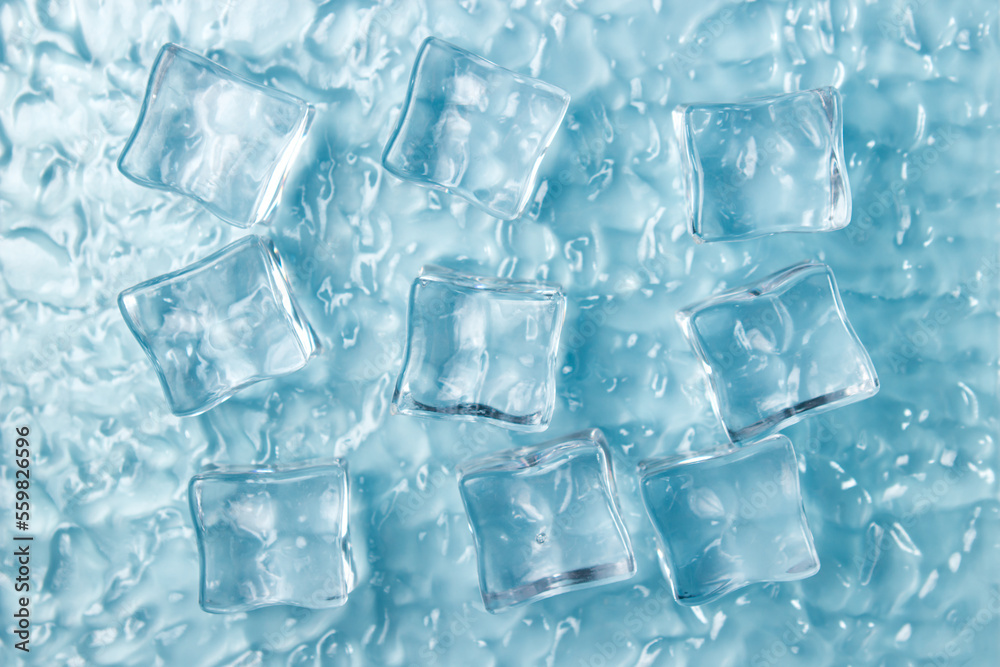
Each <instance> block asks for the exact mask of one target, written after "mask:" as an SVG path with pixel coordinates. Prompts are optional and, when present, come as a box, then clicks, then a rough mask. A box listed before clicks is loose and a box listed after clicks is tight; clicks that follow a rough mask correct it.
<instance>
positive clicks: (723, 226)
mask: <svg viewBox="0 0 1000 667" xmlns="http://www.w3.org/2000/svg"><path fill="white" fill-rule="evenodd" d="M841 113H842V104H841V101H840V93H838V92H837V90H836V89H835V88H819V89H817V90H805V91H802V92H797V93H791V94H788V95H777V96H773V97H761V98H758V99H753V100H747V101H745V102H739V103H727V104H686V105H682V106H680V107H678V108H677V109H676V110H675V111H674V129H675V132H676V134H677V137H678V141H679V142H680V146H681V160H682V162H683V164H684V171H685V182H686V191H687V201H688V213H689V216H690V231H691V233H692V234H693V235H694V236H695V238H696V239H698V240H700V241H735V240H739V239H748V238H753V237H755V236H764V235H767V234H775V233H777V232H822V231H832V230H837V229H842V228H844V227H846V226H847V224H848V223H849V222H850V221H851V188H850V185H849V184H848V182H847V171H846V169H845V162H844V146H843V134H844V129H843V118H842V115H841Z"/></svg>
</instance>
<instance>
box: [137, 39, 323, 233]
mask: <svg viewBox="0 0 1000 667" xmlns="http://www.w3.org/2000/svg"><path fill="white" fill-rule="evenodd" d="M312 117H313V108H312V107H311V106H310V105H308V104H307V103H306V102H304V101H303V100H300V99H299V98H297V97H294V96H292V95H289V94H288V93H284V92H282V91H280V90H275V89H274V88H268V87H266V86H261V85H259V84H256V83H254V82H252V81H249V80H247V79H244V78H243V77H241V76H237V75H236V74H234V73H233V72H231V71H229V70H227V69H226V68H224V67H222V66H221V65H218V64H216V63H214V62H212V61H211V60H209V59H207V58H204V57H202V56H200V55H198V54H196V53H192V52H191V51H188V50H187V49H182V48H181V47H179V46H177V45H176V44H167V45H166V46H164V47H163V48H162V49H161V50H160V53H159V55H158V56H157V57H156V62H155V63H154V64H153V69H152V72H151V73H150V76H149V85H148V87H147V89H146V97H145V100H143V103H142V110H141V111H140V112H139V118H138V120H137V121H136V125H135V129H134V130H133V131H132V136H131V137H130V138H129V140H128V143H126V144H125V149H124V150H123V151H122V154H121V157H119V158H118V169H119V170H120V171H121V172H122V173H123V174H124V175H125V176H127V177H128V178H129V179H131V180H132V181H135V182H136V183H138V184H139V185H144V186H147V187H151V188H159V189H162V190H170V191H172V192H176V193H178V194H181V195H185V196H187V197H190V198H191V199H194V200H195V201H197V202H199V203H201V204H202V205H203V206H204V207H205V208H206V209H208V210H209V211H210V212H211V213H213V214H214V215H217V216H218V217H220V218H222V219H223V220H225V221H226V222H228V223H230V224H233V225H236V226H237V227H249V226H251V225H253V224H255V223H257V222H260V221H262V220H264V219H265V218H267V216H268V214H270V212H271V210H272V209H273V208H274V206H275V204H276V203H277V202H278V199H279V198H280V196H281V189H282V187H283V185H284V182H285V176H286V175H287V173H288V170H289V167H290V166H291V164H292V162H293V161H294V160H295V156H296V155H297V154H298V152H299V149H300V148H301V145H302V142H303V140H304V139H305V134H306V131H307V130H308V128H309V124H310V122H311V121H312Z"/></svg>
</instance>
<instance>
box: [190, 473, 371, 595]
mask: <svg viewBox="0 0 1000 667" xmlns="http://www.w3.org/2000/svg"><path fill="white" fill-rule="evenodd" d="M348 489H349V484H348V476H347V467H346V463H344V461H342V460H340V459H337V460H335V461H333V462H332V463H329V464H323V465H311V466H302V467H294V468H259V469H248V470H221V471H214V472H207V473H202V474H200V475H196V476H195V477H194V478H193V479H192V480H191V484H190V487H189V501H190V504H191V515H192V517H193V519H194V525H195V530H196V532H197V536H198V549H199V554H200V556H201V593H200V602H201V606H202V608H203V609H204V610H205V611H209V612H214V613H228V612H237V611H248V610H250V609H257V608H259V607H267V606H271V605H292V606H297V607H308V608H311V609H324V608H329V607H339V606H341V605H343V604H344V603H345V602H347V596H348V593H350V591H351V590H352V589H353V588H354V584H355V573H354V562H353V559H352V557H351V549H350V541H349V538H348V516H349V492H348Z"/></svg>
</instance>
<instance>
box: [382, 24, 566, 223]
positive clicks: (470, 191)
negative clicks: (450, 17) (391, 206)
mask: <svg viewBox="0 0 1000 667" xmlns="http://www.w3.org/2000/svg"><path fill="white" fill-rule="evenodd" d="M568 106H569V95H568V94H567V93H566V92H565V91H563V90H560V89H559V88H557V87H555V86H553V85H551V84H548V83H545V82H544V81H539V80H538V79H532V78H530V77H526V76H521V75H520V74H516V73H515V72H512V71H510V70H507V69H504V68H503V67H500V66H498V65H495V64H494V63H491V62H490V61H488V60H485V59H483V58H481V57H479V56H477V55H475V54H473V53H470V52H468V51H466V50H464V49H460V48H458V47H457V46H453V45H451V44H449V43H447V42H444V41H442V40H440V39H437V38H434V37H431V38H429V39H427V40H426V41H425V42H424V43H423V45H421V47H420V51H419V52H418V53H417V60H416V63H415V64H414V66H413V73H412V75H411V78H410V88H409V91H408V92H407V95H406V101H405V102H404V103H403V108H402V111H401V112H400V116H399V120H398V121H397V124H396V127H395V129H394V130H393V133H392V135H391V136H390V138H389V141H388V143H387V144H386V147H385V152H384V153H383V155H382V164H383V165H384V166H385V168H386V169H387V170H388V171H389V172H390V173H392V174H395V175H396V176H398V177H399V178H402V179H406V180H410V181H414V182H416V183H420V184H422V185H426V186H429V187H432V188H436V189H438V190H444V191H445V192H451V193H453V194H456V195H459V196H460V197H463V198H465V199H467V200H468V201H469V202H471V203H472V204H474V205H475V206H478V207H479V208H481V209H483V210H484V211H486V212H487V213H489V214H490V215H492V216H495V217H498V218H502V219H505V220H509V219H513V218H516V217H518V216H519V215H521V213H522V212H523V211H524V208H525V206H526V205H527V203H528V201H529V199H530V198H531V193H532V191H533V190H534V188H535V175H536V173H537V172H538V167H539V165H540V164H541V162H542V157H543V156H544V155H545V151H546V149H547V148H548V147H549V144H550V143H551V142H552V138H553V137H554V136H555V133H556V130H558V129H559V125H560V124H561V123H562V119H563V116H564V115H565V113H566V109H567V108H568Z"/></svg>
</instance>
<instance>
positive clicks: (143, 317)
mask: <svg viewBox="0 0 1000 667" xmlns="http://www.w3.org/2000/svg"><path fill="white" fill-rule="evenodd" d="M118 308H119V310H120V311H121V314H122V318H123V319H124V320H125V323H126V325H128V328H129V330H130V331H131V332H132V335H133V336H135V339H136V340H137V341H138V343H139V345H140V346H141V347H142V349H143V351H144V352H145V354H146V356H147V357H148V359H149V361H150V363H151V364H152V366H153V370H154V371H155V372H156V376H157V379H158V380H159V382H160V385H161V387H162V388H163V393H164V395H165V397H166V399H167V403H168V404H169V406H170V410H171V412H172V413H173V414H175V415H177V416H179V417H187V416H194V415H198V414H201V413H203V412H206V411H207V410H210V409H212V408H213V407H215V406H216V405H218V404H219V403H221V402H223V401H225V400H227V399H228V398H230V397H232V396H233V395H234V394H236V393H237V392H238V391H240V390H241V389H243V388H245V387H247V386H249V385H252V384H254V383H256V382H260V381H262V380H268V379H272V378H275V377H279V376H282V375H286V374H288V373H293V372H295V371H297V370H300V369H301V368H303V367H304V366H305V365H306V363H308V361H309V360H310V359H312V358H313V357H314V356H316V355H317V354H318V353H319V352H320V350H321V347H320V342H319V339H318V337H317V336H316V334H315V332H314V331H313V329H312V327H311V326H310V324H309V322H308V320H307V319H306V317H305V314H304V313H303V311H302V310H301V308H300V307H299V305H298V302H297V300H296V299H295V296H294V295H293V293H292V290H291V286H290V285H289V283H288V279H287V277H286V275H285V272H284V268H283V266H282V262H281V258H280V256H279V255H278V252H277V249H276V248H275V247H274V244H273V243H272V242H271V241H270V240H269V239H266V238H262V237H259V236H256V235H250V236H246V237H243V238H241V239H239V240H237V241H235V242H234V243H231V244H230V245H228V246H226V247H224V248H222V249H221V250H218V251H217V252H215V253H213V254H211V255H209V256H207V257H205V258H203V259H201V260H199V261H197V262H195V263H193V264H191V265H189V266H187V267H184V268H182V269H179V270H177V271H173V272H171V273H167V274H164V275H161V276H158V277H156V278H152V279H150V280H146V281H144V282H141V283H139V284H138V285H134V286H132V287H129V288H128V289H126V290H124V291H122V292H121V293H120V294H119V295H118Z"/></svg>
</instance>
